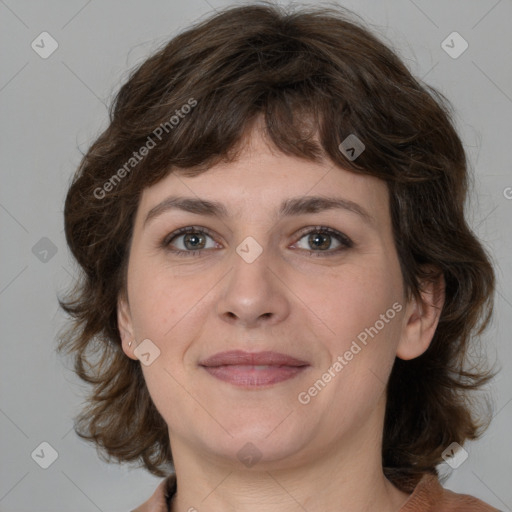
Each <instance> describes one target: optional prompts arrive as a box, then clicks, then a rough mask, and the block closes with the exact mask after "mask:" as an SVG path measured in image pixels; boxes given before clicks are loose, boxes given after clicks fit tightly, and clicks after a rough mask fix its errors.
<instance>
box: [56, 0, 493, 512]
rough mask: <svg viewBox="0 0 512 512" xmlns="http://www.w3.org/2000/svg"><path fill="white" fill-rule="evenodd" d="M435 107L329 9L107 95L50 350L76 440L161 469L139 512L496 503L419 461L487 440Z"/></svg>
mask: <svg viewBox="0 0 512 512" xmlns="http://www.w3.org/2000/svg"><path fill="white" fill-rule="evenodd" d="M241 27H243V30H241ZM447 105H448V103H447V102H446V100H444V98H443V97H442V95H440V94H439V93H437V92H436V91H435V90H433V89H431V88H429V87H428V86H426V85H421V84H420V83H419V82H418V81H417V80H416V79H414V78H413V77H412V76H411V74H410V73H409V71H408V70H407V69H406V67H405V66H404V64H403V63H402V62H401V61H400V60H399V59H398V57H397V56H396V55H395V54H394V53H393V52H392V51H391V50H390V49H389V48H387V46H386V45H384V44H383V43H382V42H380V41H379V40H378V38H377V37H376V36H374V35H373V34H371V33H370V32H369V31H368V30H367V29H366V28H365V27H364V25H363V24H362V23H360V22H357V21H355V20H354V18H353V17H352V18H350V17H349V15H348V14H347V13H345V12H344V11H343V10H341V9H339V10H336V9H329V10H327V9H324V10H319V9H310V10H302V11H297V12H286V11H285V10H284V9H282V8H279V7H275V6H272V5H253V6H244V7H234V8H229V9H226V10H225V11H223V12H221V13H218V14H216V15H215V16H213V17H212V18H210V19H208V20H206V21H204V22H202V23H200V24H197V25H196V26H194V27H192V28H191V29H189V30H187V31H186V32H184V33H182V34H180V35H178V36H177V37H175V38H174V39H173V40H171V41H170V42H169V43H168V44H167V45H166V46H165V47H163V48H162V49H161V50H159V51H158V52H157V53H156V54H154V55H153V56H151V57H150V58H149V59H147V60H146V61H145V62H144V63H143V64H142V65H141V66H140V67H139V68H138V69H137V71H136V72H134V73H133V75H132V76H131V77H130V79H129V80H128V81H127V83H126V84H125V85H124V86H123V87H122V88H121V90H120V92H119V94H118V96H117V98H116V101H115V105H114V108H113V110H112V115H111V122H110V125H109V127H108V128H107V129H106V130H105V132H104V133H103V134H102V135H101V136H100V137H99V138H98V140H97V141H95V142H94V144H93V145H92V147H91V148H90V150H89V151H88V153H87V154H86V156H85V157H84V160H83V162H82V164H81V165H80V168H79V169H78V171H77V174H76V176H75V179H74V181H73V183H72V185H71V187H70V189H69V191H68V195H67V198H66V204H65V212H64V214H65V226H66V237H67V241H68V244H69V246H70V248H71V250H72V252H73V254H74V256H75V258H76V259H77V261H78V263H79V264H80V265H81V267H82V268H83V278H82V281H81V282H80V283H78V284H77V287H76V288H75V290H73V292H72V294H71V295H70V296H69V297H68V299H67V300H62V301H61V305H62V307H63V308H64V309H65V310H66V311H67V312H68V313H70V314H71V315H72V316H73V318H74V322H73V324H72V326H71V327H70V329H69V330H68V331H67V332H66V333H63V335H62V337H61V345H60V346H61V349H67V350H68V351H70V352H72V353H74V355H75V358H76V359H75V361H76V371H77V373H78V375H79V376H80V377H81V378H83V379H84V380H86V381H87V382H89V383H91V384H92V392H91V395H90V400H89V403H88V407H87V408H86V409H85V410H84V411H83V414H82V415H81V416H80V417H79V418H78V421H77V426H76V429H77V433H78V434H79V435H80V436H82V437H83V438H85V439H88V440H90V441H92V442H94V443H96V445H97V446H99V447H100V448H101V449H102V450H103V453H104V454H106V455H108V457H109V458H113V459H115V460H117V461H120V462H139V463H141V464H142V465H143V466H144V467H145V468H147V469H148V470H149V471H151V472H152V473H153V474H155V475H158V476H165V477H166V479H165V480H163V481H162V483H161V485H160V486H159V487H158V488H157V489H156V491H155V493H154V494H153V496H152V497H151V498H150V499H149V500H147V501H146V502H145V503H144V504H143V505H141V506H140V507H139V508H137V509H136V510H137V511H139V512H140V511H167V510H169V511H172V512H184V511H194V510H197V511H201V510H208V511H218V510H222V511H226V510H237V511H241V510H243V511H252V510H265V511H273V510H279V511H280V512H283V511H288V510H289V511H292V510H293V511H296V510H307V511H327V510H329V511H330V510H336V511H351V512H359V511H367V510H379V511H381V512H391V511H402V512H406V511H407V512H409V511H415V512H418V511H424V510H425V511H426V510H435V511H441V512H443V511H452V510H464V511H468V510H474V511H492V510H496V509H494V508H492V507H490V506H489V505H486V504H485V503H483V502H482V501H480V500H478V499H476V498H473V497H471V496H467V495H460V494H456V493H453V492H450V491H448V490H445V489H443V488H442V486H441V484H440V482H439V478H438V472H437V469H436V466H437V465H439V464H440V463H441V462H443V460H447V461H448V463H450V462H452V463H451V465H452V466H455V465H456V464H455V463H454V461H455V460H457V461H458V462H457V464H458V463H460V461H461V456H463V455H464V453H465V452H463V451H462V450H461V448H460V445H462V444H463V443H464V441H465V440H467V439H476V438H477V437H478V436H479V435H480V434H481V433H482V431H483V429H484V428H485V426H486V422H485V421H482V420H481V418H478V417H477V414H476V411H475V410H473V409H470V408H469V406H468V400H467V398H468V393H469V392H470V391H471V390H474V389H477V388H479V387H480V386H482V385H483V384H484V383H485V382H487V381H488V380H489V379H490V378H491V373H490V372H489V371H488V370H487V369H486V368H484V367H483V366H482V367H480V368H477V367H476V366H473V367H472V368H473V371H469V370H468V369H467V365H468V364H469V362H468V356H467V353H468V349H469V347H470V344H471V343H474V342H475V341H476V339H475V338H476V335H478V334H480V333H481V332H482V331H483V330H484V328H485V327H486V326H487V324H488V322H489V320H490V317H491V314H492V306H493V293H494V279H495V278H494V273H493V269H492V266H491V264H490V261H489V258H488V256H487V254H486V251H485V250H484V248H483V247H482V245H481V243H480V242H479V241H478V240H477V238H476V237H475V235H474V234H473V233H472V231H471V230H470V228H469V227H468V225H467V223H466V220H465V215H464V201H465V198H466V189H467V180H468V175H467V169H466V161H465V154H464V150H463V146H462V143H461V141H460V139H459V137H458V135H457V133H456V132H455V130H454V128H453V125H452V123H451V121H450V115H449V109H448V106H447ZM475 368H476V369H475ZM457 449H458V450H459V451H457ZM461 454H462V455H461Z"/></svg>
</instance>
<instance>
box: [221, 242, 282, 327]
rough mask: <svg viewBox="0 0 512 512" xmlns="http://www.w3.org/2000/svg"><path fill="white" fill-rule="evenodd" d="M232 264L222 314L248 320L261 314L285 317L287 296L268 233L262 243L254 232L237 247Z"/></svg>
mask: <svg viewBox="0 0 512 512" xmlns="http://www.w3.org/2000/svg"><path fill="white" fill-rule="evenodd" d="M256 236H257V235H256ZM259 238H260V240H261V238H262V237H261V236H260V237H259ZM231 264H232V267H231V268H232V270H231V272H230V273H229V275H228V276H227V280H226V282H225V286H224V290H223V293H222V297H221V298H220V300H219V302H218V304H217V308H218V313H219V315H222V316H223V317H224V318H227V317H229V318H237V319H238V320H239V321H240V322H243V323H246V324H252V323H254V322H256V321H258V319H259V318H260V317H261V318H263V317H264V318H267V319H272V321H278V320H279V319H282V318H283V317H284V316H285V315H286V313H287V298H286V295H285V293H284V291H283V287H282V284H281V283H280V281H279V279H277V277H276V269H275V268H274V267H275V264H276V261H275V258H274V257H273V249H272V248H271V247H270V244H269V243H268V237H267V238H265V240H264V241H262V243H261V244H260V243H259V242H258V241H257V240H256V238H255V237H253V236H247V237H246V238H244V239H243V240H242V242H240V243H239V244H238V245H237V246H236V248H235V250H234V251H233V254H232V261H231Z"/></svg>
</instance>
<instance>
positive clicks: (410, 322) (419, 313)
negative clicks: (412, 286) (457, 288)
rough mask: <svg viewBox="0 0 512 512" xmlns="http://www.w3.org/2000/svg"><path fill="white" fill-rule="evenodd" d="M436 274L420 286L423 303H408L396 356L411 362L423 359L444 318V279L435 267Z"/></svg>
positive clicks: (414, 300) (413, 299)
mask: <svg viewBox="0 0 512 512" xmlns="http://www.w3.org/2000/svg"><path fill="white" fill-rule="evenodd" d="M425 268H426V269H429V268H430V269H432V270H433V275H435V273H436V272H438V273H439V274H438V276H437V277H435V278H434V277H432V278H430V279H425V280H424V281H422V283H421V292H420V293H421V301H420V302H418V301H417V300H416V299H415V298H414V297H412V298H411V299H410V301H409V302H408V304H407V307H406V311H405V316H404V324H403V328H402V335H401V337H400V341H399V343H398V347H397V351H396V355H397V357H399V358H400V359H404V360H408V359H414V358H415V357H418V356H420V355H421V354H423V352H425V351H426V350H427V348H428V347H429V345H430V342H431V341H432V338H433V337H434V334H435V332H436V329H437V325H438V323H439V318H440V317H441V311H442V309H443V305H444V301H445V286H446V284H445V280H444V275H443V273H442V272H440V271H438V270H437V269H435V268H434V267H432V266H430V265H429V266H426V267H425Z"/></svg>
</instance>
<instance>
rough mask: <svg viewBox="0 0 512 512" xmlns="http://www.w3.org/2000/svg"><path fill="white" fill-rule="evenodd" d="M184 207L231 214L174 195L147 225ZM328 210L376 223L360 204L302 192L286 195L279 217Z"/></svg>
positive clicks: (215, 204)
mask: <svg viewBox="0 0 512 512" xmlns="http://www.w3.org/2000/svg"><path fill="white" fill-rule="evenodd" d="M173 209H177V210H182V211H185V212H189V213H194V214H197V215H207V216H216V217H219V218H222V219H225V218H227V217H229V213H228V210H227V209H226V207H225V206H224V205H223V204H222V203H220V202H217V201H209V200H206V199H199V198H195V197H181V196H170V197H167V198H166V199H164V200H163V201H162V202H161V203H159V204H157V205H156V206H155V207H153V208H152V209H151V210H150V211H149V212H148V214H147V216H146V219H145V220H144V225H143V226H144V227H145V226H146V225H147V224H148V223H149V222H150V221H151V220H152V219H155V218H156V217H158V216H160V215H161V214H163V213H164V212H167V211H169V210H173ZM325 210H345V211H348V212H351V213H354V214H356V215H358V216H359V217H361V219H362V220H363V221H364V222H366V223H367V224H370V225H372V226H373V225H374V223H375V219H374V218H373V217H372V216H371V215H370V214H369V213H368V212H367V211H366V210H365V209H364V208H363V207H362V206H360V205H359V204H357V203H355V202H353V201H350V200H348V199H343V198H340V197H324V196H301V197H294V198H289V199H286V200H285V201H283V202H282V203H281V207H280V209H279V212H278V218H282V217H288V216H295V215H303V214H307V213H318V212H322V211H325Z"/></svg>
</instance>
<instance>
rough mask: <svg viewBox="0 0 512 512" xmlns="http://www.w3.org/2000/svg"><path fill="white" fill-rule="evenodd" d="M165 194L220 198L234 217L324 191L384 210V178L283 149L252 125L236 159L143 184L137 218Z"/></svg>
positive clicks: (268, 211) (273, 212) (378, 212)
mask: <svg viewBox="0 0 512 512" xmlns="http://www.w3.org/2000/svg"><path fill="white" fill-rule="evenodd" d="M169 196H182V197H188V198H196V199H204V200H211V201H214V202H217V203H218V202H221V203H222V204H223V205H224V206H225V209H226V211H227V212H228V213H229V215H230V216H232V217H233V218H239V219H241V218H243V217H244V216H246V215H248V214H250V215H252V216H254V215H258V214H261V215H266V216H267V217H268V216H270V217H272V218H275V217H276V216H277V213H278V210H279V208H281V206H282V204H283V202H284V201H285V200H287V199H288V198H300V197H308V196H323V197H331V198H332V197H335V198H340V199H345V200H347V201H351V202H354V203H357V204H358V205H360V206H361V207H362V208H363V209H364V210H366V211H367V212H368V213H369V214H370V216H372V217H374V218H376V219H379V218H382V217H383V212H385V211H388V204H389V203H388V200H389V199H388V188H387V185H386V183H385V182H384V181H382V180H380V179H378V178H375V177H373V176H370V175H366V174H359V173H356V172H354V171H351V170H347V169H342V168H340V167H339V166H336V165H335V164H334V163H333V162H332V161H330V160H326V159H325V160H323V161H321V162H311V161H308V160H305V159H301V158H298V157H296V156H290V155H286V154H284V153H282V152H280V151H279V150H278V149H277V148H275V147H272V145H271V144H269V143H268V142H267V141H266V140H265V139H264V138H263V137H262V135H261V132H260V130H253V131H252V132H251V134H250V136H249V137H247V138H246V140H245V141H244V145H243V149H242V150H241V151H240V153H239V156H238V158H237V160H235V161H234V162H229V163H225V162H223V163H219V164H217V165H214V166H212V167H211V168H209V169H208V170H206V171H204V172H203V173H201V174H199V175H197V176H194V177H190V176H184V175H183V173H182V172H180V169H179V168H178V169H174V170H173V171H172V172H171V173H170V174H168V175H167V176H166V177H165V178H164V179H162V180H161V181H159V182H158V183H156V184H154V185H153V186H151V187H149V188H146V189H144V191H143V194H142V197H141V202H140V205H139V211H138V221H139V222H141V221H143V220H144V219H145V218H146V216H147V214H148V212H150V210H151V209H152V208H154V207H155V206H156V205H158V204H159V203H160V202H162V201H164V200H165V199H166V198H168V197H169Z"/></svg>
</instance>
